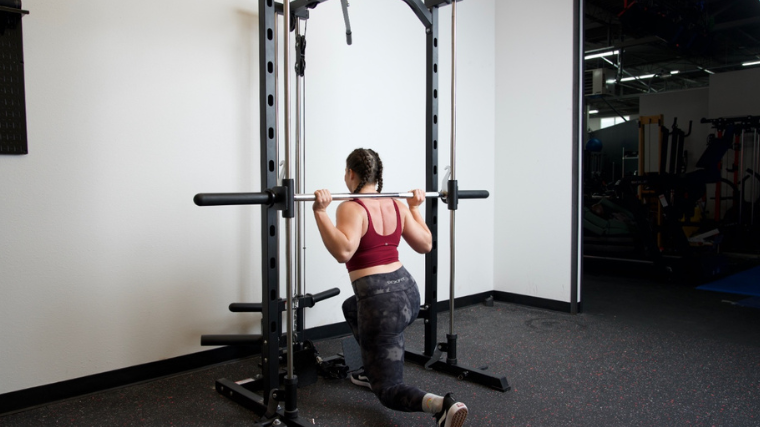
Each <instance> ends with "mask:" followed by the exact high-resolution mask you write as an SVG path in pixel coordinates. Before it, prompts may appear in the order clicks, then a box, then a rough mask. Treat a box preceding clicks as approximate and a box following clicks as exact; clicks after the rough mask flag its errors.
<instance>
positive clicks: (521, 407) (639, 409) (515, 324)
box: [0, 269, 760, 427]
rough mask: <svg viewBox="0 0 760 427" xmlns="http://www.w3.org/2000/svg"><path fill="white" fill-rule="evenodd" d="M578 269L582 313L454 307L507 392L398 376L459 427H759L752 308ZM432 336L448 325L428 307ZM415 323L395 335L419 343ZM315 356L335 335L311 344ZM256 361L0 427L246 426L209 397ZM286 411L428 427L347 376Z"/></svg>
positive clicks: (334, 348)
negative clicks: (433, 318) (462, 417)
mask: <svg viewBox="0 0 760 427" xmlns="http://www.w3.org/2000/svg"><path fill="white" fill-rule="evenodd" d="M635 276H636V277H634V275H633V274H630V275H611V274H609V273H607V272H605V271H600V272H596V273H594V272H589V271H588V269H587V271H586V274H585V277H584V286H585V289H584V294H583V296H584V300H583V313H582V314H580V315H570V314H567V313H560V312H555V311H549V310H543V309H538V308H531V307H527V306H521V305H515V304H509V303H502V302H496V303H495V304H494V306H493V307H488V306H486V305H481V304H479V305H473V306H469V307H464V308H460V309H457V310H456V311H455V319H456V326H455V327H456V332H457V333H458V335H459V355H458V356H459V360H460V363H461V364H462V365H465V366H472V367H484V366H487V369H488V371H489V372H492V373H495V374H502V375H504V376H506V377H507V379H508V381H509V384H510V386H511V387H512V389H511V390H510V391H507V392H499V391H495V390H492V389H489V388H486V387H483V386H480V385H477V384H474V383H470V382H466V381H460V380H457V379H456V378H453V377H450V376H447V375H446V374H442V373H439V372H435V371H426V370H425V369H424V368H422V367H420V366H417V365H415V364H411V363H407V364H406V369H405V375H406V377H405V378H406V381H407V382H408V383H410V384H415V385H417V386H419V387H420V388H422V389H424V390H427V391H430V392H433V393H439V394H442V393H445V392H449V391H450V392H453V393H454V394H455V397H456V398H457V399H458V400H461V401H463V402H465V403H466V404H467V406H468V407H469V410H470V415H469V417H468V420H467V423H465V425H467V426H473V427H479V426H570V425H573V426H685V425H688V426H757V425H760V328H758V325H760V310H759V309H754V308H747V307H740V306H737V305H734V304H732V302H735V301H737V300H739V299H741V298H743V297H742V296H741V295H731V294H722V293H717V292H708V291H701V290H697V289H695V287H694V286H693V285H684V284H679V283H677V281H676V282H675V283H674V282H673V281H670V282H663V281H661V280H659V279H658V278H656V277H652V276H651V275H648V274H636V275H635ZM440 316H441V317H440V319H439V327H440V331H439V334H438V336H439V337H443V336H445V334H446V333H447V331H448V317H449V315H448V313H446V312H444V313H440ZM422 334H423V329H422V324H421V323H420V322H419V321H418V322H417V323H415V324H414V325H412V326H411V327H410V328H409V329H408V332H407V347H408V348H412V349H419V346H418V345H417V344H418V343H421V342H422ZM316 347H317V349H318V351H319V352H320V354H321V355H322V356H329V355H332V354H335V353H336V352H338V351H340V348H341V347H340V339H331V340H326V341H322V342H317V343H316ZM257 362H258V360H257V358H256V357H252V358H249V359H245V360H240V361H235V362H228V363H225V364H221V365H216V366H212V367H208V368H205V369H202V370H197V371H193V372H190V373H185V374H181V375H177V376H173V377H167V378H161V379H157V380H153V381H150V382H145V383H141V384H135V385H131V386H128V387H122V388H118V389H113V390H108V391H105V392H101V393H97V394H92V395H87V396H82V397H78V398H74V399H69V400H66V401H62V402H57V403H53V404H50V405H47V406H44V407H39V408H34V409H30V410H26V411H23V412H18V413H14V414H10V415H5V416H2V417H0V426H42V425H58V426H246V425H251V424H252V423H253V422H254V417H253V416H252V413H251V412H249V411H248V410H246V409H244V408H242V407H241V406H238V405H237V404H235V403H233V402H232V401H230V400H227V399H226V398H224V397H222V396H221V395H219V394H218V393H216V391H215V390H214V381H215V379H217V378H228V379H232V380H240V379H244V378H248V377H250V376H252V375H253V374H255V373H256V372H257V370H258V367H257ZM298 393H299V394H298V404H299V411H300V416H301V417H302V418H304V419H306V420H307V422H308V423H309V424H312V422H313V424H314V425H317V426H346V427H350V426H400V427H416V426H432V425H434V423H433V419H432V417H431V416H430V415H428V414H423V413H398V412H393V411H390V410H388V409H385V408H384V407H382V406H381V405H380V403H379V402H378V401H377V400H376V398H375V397H374V395H373V394H372V393H371V392H370V391H369V390H366V389H363V388H360V387H358V386H355V385H353V384H352V383H351V382H350V381H348V380H327V379H322V378H320V379H319V381H318V382H317V383H316V384H313V385H309V386H307V387H304V388H301V389H299V392H298Z"/></svg>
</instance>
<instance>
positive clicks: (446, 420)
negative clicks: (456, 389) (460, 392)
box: [435, 393, 467, 427]
mask: <svg viewBox="0 0 760 427" xmlns="http://www.w3.org/2000/svg"><path fill="white" fill-rule="evenodd" d="M466 418H467V405H465V404H464V403H462V402H457V401H456V400H454V398H453V397H452V396H451V393H446V396H443V409H442V410H441V412H439V413H437V414H435V421H436V424H435V425H436V426H438V427H461V426H462V424H464V420H465V419H466Z"/></svg>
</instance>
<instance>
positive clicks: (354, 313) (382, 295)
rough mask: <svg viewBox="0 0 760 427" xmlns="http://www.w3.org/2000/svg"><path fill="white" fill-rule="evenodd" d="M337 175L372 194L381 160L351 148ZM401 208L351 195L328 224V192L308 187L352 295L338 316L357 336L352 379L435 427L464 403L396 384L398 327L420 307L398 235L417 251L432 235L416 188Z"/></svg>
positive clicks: (400, 360)
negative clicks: (430, 417) (357, 364)
mask: <svg viewBox="0 0 760 427" xmlns="http://www.w3.org/2000/svg"><path fill="white" fill-rule="evenodd" d="M344 181H345V182H346V186H347V187H348V189H349V191H351V192H352V193H379V192H381V191H382V189H383V163H382V162H381V161H380V156H378V155H377V153H376V152H374V151H373V150H365V149H356V150H354V151H353V152H352V153H351V154H350V155H349V156H348V158H347V159H346V172H345V176H344ZM412 193H413V197H410V198H408V199H407V204H408V205H409V206H408V207H407V206H405V205H404V204H403V203H400V202H398V201H396V200H393V199H390V198H375V199H352V200H350V201H346V202H343V203H341V204H340V206H338V209H337V216H336V224H335V225H333V223H332V221H331V219H330V217H329V216H328V215H327V212H326V208H327V206H328V205H329V204H330V202H331V201H332V196H331V195H330V192H329V191H327V190H317V191H316V192H314V195H315V202H314V207H313V209H314V216H315V218H316V221H317V227H318V228H319V233H320V234H321V236H322V241H323V242H324V244H325V246H326V247H327V250H328V251H329V252H330V254H331V255H332V256H333V257H335V259H336V260H338V262H340V263H345V264H346V267H347V268H348V272H349V277H350V278H351V284H352V286H353V289H354V295H353V296H351V297H350V298H348V299H347V300H346V301H345V302H344V303H343V314H344V316H345V317H346V321H347V322H348V324H349V326H350V327H351V331H352V332H353V334H354V337H355V338H356V340H357V341H358V342H359V346H360V348H361V354H362V362H363V363H364V370H363V372H361V371H360V372H359V373H352V374H351V381H352V382H354V383H355V384H358V385H363V386H366V387H369V388H370V389H371V390H372V391H373V392H374V393H375V395H377V397H378V399H380V402H381V403H382V404H383V405H384V406H386V407H388V408H391V409H394V410H398V411H405V412H420V411H424V412H428V413H431V414H434V415H435V419H436V423H437V424H436V425H438V426H445V427H459V426H461V425H462V424H464V421H465V418H466V417H467V406H465V405H464V404H463V403H461V402H456V401H455V400H454V399H453V398H452V397H451V394H450V393H449V394H447V395H446V396H438V395H434V394H431V393H426V392H424V391H422V390H420V389H418V388H416V387H413V386H409V385H406V384H404V382H403V369H404V329H406V327H407V326H409V325H410V324H412V322H414V320H415V319H417V315H418V314H419V310H420V293H419V290H418V289H417V283H416V282H415V281H414V278H412V276H411V275H410V274H409V272H407V271H406V269H405V268H404V266H403V265H402V264H401V262H399V259H398V245H399V242H400V240H401V237H403V238H404V240H406V242H407V243H408V244H409V246H411V247H412V249H414V250H415V251H416V252H419V253H427V252H430V250H431V249H432V245H433V237H432V234H431V233H430V229H428V227H427V225H426V224H425V220H424V219H423V217H422V215H421V214H420V212H419V207H420V206H421V205H422V204H423V203H424V202H425V193H424V192H423V191H422V190H413V191H412Z"/></svg>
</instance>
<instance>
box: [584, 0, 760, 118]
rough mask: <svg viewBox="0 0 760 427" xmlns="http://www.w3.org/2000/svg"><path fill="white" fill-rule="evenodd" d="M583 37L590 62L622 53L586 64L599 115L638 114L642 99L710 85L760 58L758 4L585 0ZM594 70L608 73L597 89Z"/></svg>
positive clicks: (753, 0) (589, 96)
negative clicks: (712, 80) (712, 78)
mask: <svg viewBox="0 0 760 427" xmlns="http://www.w3.org/2000/svg"><path fill="white" fill-rule="evenodd" d="M584 33H585V34H584V39H585V40H584V42H585V44H584V52H585V54H584V55H585V56H586V57H588V56H591V55H594V54H604V53H609V52H615V51H617V52H618V53H617V54H610V55H608V56H604V57H598V58H593V59H586V60H585V61H584V64H585V70H586V73H585V78H584V94H586V102H587V105H588V106H589V109H590V110H598V111H599V112H598V113H597V114H598V117H609V116H615V115H618V114H621V115H632V114H638V111H639V97H640V96H641V95H642V94H647V93H661V92H667V91H673V90H683V89H693V88H700V87H706V86H708V85H709V80H710V74H711V73H716V74H717V73H724V72H729V71H736V70H741V69H747V68H749V67H760V64H759V65H749V66H744V65H742V64H746V63H753V62H758V61H760V1H758V0H703V1H696V0H669V1H663V0H655V1H633V0H585V3H584ZM594 69H603V70H604V71H603V72H602V73H600V72H597V73H596V74H597V79H603V81H604V82H605V84H603V85H602V86H601V87H600V86H599V84H598V83H599V82H597V85H596V89H593V88H592V78H593V77H592V71H591V70H594ZM600 75H603V77H599V76H600ZM612 80H614V81H615V83H608V82H611V81H612ZM615 110H617V111H615Z"/></svg>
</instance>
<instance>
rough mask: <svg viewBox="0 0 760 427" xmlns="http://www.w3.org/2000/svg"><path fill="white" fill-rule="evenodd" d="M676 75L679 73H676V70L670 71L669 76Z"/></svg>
mask: <svg viewBox="0 0 760 427" xmlns="http://www.w3.org/2000/svg"><path fill="white" fill-rule="evenodd" d="M678 73H680V71H678V70H673V71H671V72H670V75H671V76H672V75H673V74H678Z"/></svg>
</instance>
